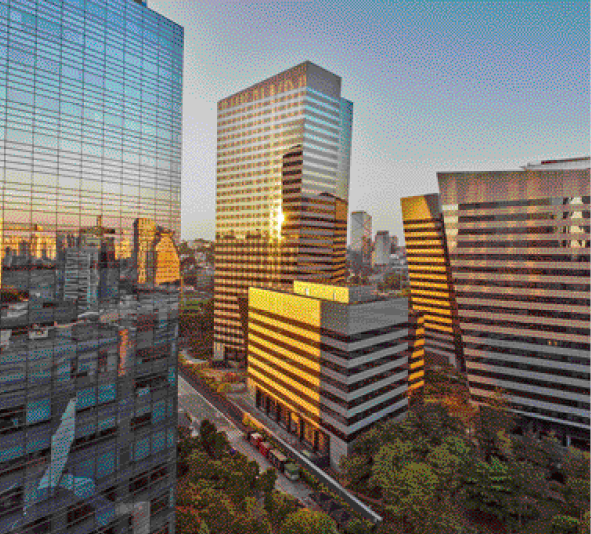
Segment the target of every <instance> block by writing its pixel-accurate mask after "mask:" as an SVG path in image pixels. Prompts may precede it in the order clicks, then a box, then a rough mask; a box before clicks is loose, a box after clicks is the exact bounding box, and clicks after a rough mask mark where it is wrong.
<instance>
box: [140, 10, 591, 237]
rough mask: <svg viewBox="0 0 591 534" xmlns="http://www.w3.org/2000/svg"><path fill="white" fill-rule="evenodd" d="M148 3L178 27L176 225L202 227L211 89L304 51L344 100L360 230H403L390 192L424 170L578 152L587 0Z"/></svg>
mask: <svg viewBox="0 0 591 534" xmlns="http://www.w3.org/2000/svg"><path fill="white" fill-rule="evenodd" d="M148 6H149V7H150V8H151V9H154V10H156V11H158V12H160V13H163V14H164V15H166V16H167V17H169V18H171V19H172V20H174V21H175V22H176V23H178V24H181V25H183V26H185V28H186V30H185V73H184V91H185V99H184V109H183V111H184V113H183V115H184V132H183V192H182V203H183V205H182V213H183V224H182V234H181V235H182V237H183V238H184V239H193V238H197V237H203V238H206V239H213V238H214V231H215V182H216V180H215V169H216V155H215V154H216V119H217V117H216V103H217V101H218V100H220V99H221V98H224V97H225V96H227V95H228V94H232V93H233V92H236V91H239V90H241V89H243V88H244V87H248V86H249V85H252V84H254V83H256V82H258V81H260V80H263V79H266V78H268V77H269V76H272V75H273V74H275V73H276V72H281V71H283V70H285V69H287V68H290V67H291V66H293V65H296V64H299V63H301V62H303V61H306V60H310V61H312V62H314V63H316V64H318V65H322V66H323V67H324V68H326V69H328V70H330V71H331V72H335V73H338V74H339V76H341V77H342V79H343V80H344V83H343V91H344V92H345V94H347V96H348V98H350V99H351V100H352V101H354V102H356V110H355V119H354V124H353V129H354V135H353V146H352V159H351V189H350V196H349V199H350V203H349V212H353V211H358V210H363V211H367V212H368V213H369V214H370V215H371V216H372V218H373V229H374V235H375V232H376V231H377V230H388V231H389V232H390V233H391V234H393V235H396V236H398V238H399V239H400V240H401V241H403V231H402V219H401V215H400V198H402V197H407V196H413V195H421V194H428V193H432V192H434V191H437V176H436V173H437V172H444V171H461V170H465V171H469V170H478V171H483V170H507V169H519V168H520V166H522V165H526V164H527V163H529V162H531V161H535V160H542V159H557V158H568V157H576V156H584V155H587V154H588V152H589V150H588V146H589V132H588V125H589V109H588V102H589V87H588V80H589V52H588V50H589V24H588V21H589V4H588V3H587V2H557V1H556V2H555V1H552V2H531V1H527V2H519V1H510V2H501V1H496V2H462V1H454V2H396V3H388V2H384V1H377V0H373V1H370V2H361V1H357V0H356V1H353V2H346V3H339V4H338V7H337V8H335V4H333V3H328V2H322V1H315V0H311V1H293V2H285V1H275V2H236V1H232V2H222V1H214V0H210V1H205V2H198V3H186V2H181V1H179V0H166V1H165V0H150V1H149V2H148ZM286 28H289V32H286V31H285V29H286ZM401 244H402V243H401Z"/></svg>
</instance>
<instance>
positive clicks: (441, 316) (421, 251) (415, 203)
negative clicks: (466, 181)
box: [401, 194, 464, 370]
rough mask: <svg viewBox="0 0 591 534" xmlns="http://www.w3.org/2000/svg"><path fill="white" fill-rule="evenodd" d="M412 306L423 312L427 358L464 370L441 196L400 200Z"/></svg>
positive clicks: (433, 361)
mask: <svg viewBox="0 0 591 534" xmlns="http://www.w3.org/2000/svg"><path fill="white" fill-rule="evenodd" d="M401 204H402V221H403V226H404V239H405V241H406V257H407V261H408V274H409V279H410V298H411V303H412V308H413V309H414V310H416V311H421V312H422V313H423V314H424V321H425V325H424V327H425V355H426V356H425V357H426V360H427V362H428V363H431V364H437V363H446V364H450V365H452V366H454V367H456V368H457V369H459V370H463V369H464V358H463V350H462V341H461V333H460V329H459V323H458V316H457V306H456V302H455V293H454V285H453V282H452V279H451V272H450V268H449V259H448V255H447V246H446V236H445V231H444V225H443V216H442V212H441V208H440V202H439V195H438V194H431V195H422V196H416V197H406V198H402V199H401Z"/></svg>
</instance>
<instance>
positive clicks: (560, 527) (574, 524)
mask: <svg viewBox="0 0 591 534" xmlns="http://www.w3.org/2000/svg"><path fill="white" fill-rule="evenodd" d="M580 526H581V522H580V521H579V520H578V519H576V518H574V517H571V516H568V515H557V516H554V518H552V534H578V532H579V530H580Z"/></svg>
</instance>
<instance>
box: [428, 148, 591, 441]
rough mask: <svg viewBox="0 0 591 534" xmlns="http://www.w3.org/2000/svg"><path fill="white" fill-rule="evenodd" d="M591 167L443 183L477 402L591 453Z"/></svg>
mask: <svg viewBox="0 0 591 534" xmlns="http://www.w3.org/2000/svg"><path fill="white" fill-rule="evenodd" d="M589 166H590V161H589V158H577V159H573V160H563V161H560V160H559V161H549V162H542V163H541V164H535V165H529V166H527V167H526V168H525V170H519V171H491V172H451V173H448V172H445V173H438V175H437V176H438V180H439V188H440V192H441V204H442V210H443V215H444V221H445V232H446V241H447V247H448V250H449V258H450V264H451V271H452V276H453V279H454V285H455V290H456V299H457V304H458V316H459V321H460V326H461V329H462V339H463V342H464V354H465V359H466V371H467V377H468V382H469V386H470V393H471V397H472V399H473V400H474V401H476V402H478V403H486V402H487V399H488V398H489V397H491V396H492V395H494V393H495V391H496V389H497V388H501V389H502V390H503V391H504V392H505V394H506V395H507V397H508V399H509V400H510V402H511V404H512V406H513V409H514V410H515V411H516V412H517V413H518V414H519V415H521V416H523V418H524V419H525V420H526V421H527V422H528V423H529V424H530V425H531V426H532V427H533V428H534V429H537V430H553V431H555V432H557V434H558V437H560V438H562V439H563V440H564V443H565V444H568V443H569V442H571V441H576V442H578V443H579V444H580V445H583V444H586V446H587V447H588V445H589V430H590V421H589V393H590V389H589V379H590V359H589V354H590V353H589V349H590V344H589V341H590V340H589V329H590V320H589V289H590V285H589V274H590V270H589V253H590V248H589V234H590V223H591V221H590V211H591V206H590V174H589Z"/></svg>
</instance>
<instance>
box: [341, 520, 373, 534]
mask: <svg viewBox="0 0 591 534" xmlns="http://www.w3.org/2000/svg"><path fill="white" fill-rule="evenodd" d="M345 532H346V533H347V534H371V526H370V525H369V524H368V523H367V521H362V520H361V519H354V520H353V521H351V522H350V523H349V524H348V525H347V528H346V530H345Z"/></svg>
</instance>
